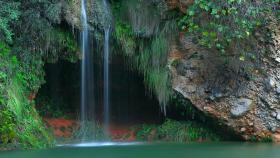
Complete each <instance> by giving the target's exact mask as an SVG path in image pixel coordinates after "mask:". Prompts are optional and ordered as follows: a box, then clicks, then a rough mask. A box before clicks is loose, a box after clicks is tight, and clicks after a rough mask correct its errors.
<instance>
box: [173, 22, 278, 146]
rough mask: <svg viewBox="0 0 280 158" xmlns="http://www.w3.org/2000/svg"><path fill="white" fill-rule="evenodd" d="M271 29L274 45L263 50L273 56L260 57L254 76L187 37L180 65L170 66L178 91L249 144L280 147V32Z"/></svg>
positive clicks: (176, 57) (177, 55)
mask: <svg viewBox="0 0 280 158" xmlns="http://www.w3.org/2000/svg"><path fill="white" fill-rule="evenodd" d="M271 28H273V31H274V33H273V37H272V40H271V41H269V42H265V43H262V44H260V45H261V46H260V47H262V48H259V50H261V49H265V50H267V51H268V52H269V53H268V54H267V55H263V56H261V57H260V61H259V62H260V63H259V65H260V68H256V67H254V68H253V70H251V71H250V73H251V74H250V75H251V76H246V74H244V73H242V72H241V71H234V70H232V68H231V67H229V66H227V65H226V66H225V65H223V64H221V63H223V62H221V60H222V59H220V58H219V56H218V55H215V54H216V53H215V52H212V51H209V50H205V49H203V48H201V47H199V46H198V45H196V44H194V43H193V42H192V38H191V37H185V36H181V37H180V45H179V46H174V48H173V49H172V51H171V53H170V59H169V60H170V61H173V62H172V63H175V64H171V65H170V72H171V76H172V87H173V89H174V91H176V92H178V93H180V94H182V95H183V96H184V97H185V98H186V99H188V100H190V101H191V102H192V103H193V105H194V106H195V107H196V108H197V109H199V110H200V111H202V112H203V113H204V114H206V115H208V116H211V117H213V118H215V119H216V120H217V122H220V123H222V124H223V125H225V126H226V127H228V128H229V129H232V130H233V131H234V132H235V133H236V134H238V135H240V136H242V137H243V138H244V139H245V140H250V139H259V140H262V139H264V138H265V139H267V138H269V139H270V138H272V139H273V141H280V93H279V91H280V88H279V87H280V62H279V57H280V31H279V29H280V28H279V26H277V25H276V24H275V25H274V26H273V25H272V26H271ZM257 36H258V33H256V37H257ZM256 47H258V46H257V44H256ZM175 61H176V62H175ZM239 62H240V63H238V62H237V63H235V65H236V64H237V65H238V64H241V65H242V61H239Z"/></svg>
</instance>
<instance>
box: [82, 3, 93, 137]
mask: <svg viewBox="0 0 280 158" xmlns="http://www.w3.org/2000/svg"><path fill="white" fill-rule="evenodd" d="M81 24H82V32H81V38H80V40H81V41H80V43H81V53H82V61H81V112H80V113H81V114H80V119H81V128H80V137H82V139H85V137H87V136H88V135H89V134H93V133H90V132H92V131H89V129H90V128H92V127H90V128H89V127H88V125H87V123H88V122H89V121H91V120H92V119H93V116H92V114H93V109H94V86H93V61H92V60H93V59H92V54H90V51H89V42H88V38H89V33H88V32H89V31H88V24H87V12H86V3H85V0H81ZM92 126H93V125H92Z"/></svg>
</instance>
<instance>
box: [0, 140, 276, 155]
mask: <svg viewBox="0 0 280 158" xmlns="http://www.w3.org/2000/svg"><path fill="white" fill-rule="evenodd" d="M150 157H151V158H280V145H277V144H247V143H244V144H243V143H217V144H207V143H206V144H205V143H202V144H200V143H195V144H144V145H143V144H142V145H115V146H103V147H101V146H99V147H98V146H96V147H58V148H54V149H49V150H41V151H32V152H15V151H13V152H4V153H0V158H150Z"/></svg>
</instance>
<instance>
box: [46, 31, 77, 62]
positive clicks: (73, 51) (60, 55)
mask: <svg viewBox="0 0 280 158" xmlns="http://www.w3.org/2000/svg"><path fill="white" fill-rule="evenodd" d="M46 43H47V45H46V46H45V48H44V54H43V57H44V59H45V60H46V61H48V62H52V63H54V62H57V61H58V60H59V59H65V60H68V61H70V62H77V61H78V59H79V54H78V52H79V47H78V44H77V42H76V40H75V38H74V36H73V34H72V33H70V32H68V31H65V30H63V29H59V28H56V29H52V30H50V32H49V33H48V36H47V40H46Z"/></svg>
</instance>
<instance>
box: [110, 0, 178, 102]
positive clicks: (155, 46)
mask: <svg viewBox="0 0 280 158" xmlns="http://www.w3.org/2000/svg"><path fill="white" fill-rule="evenodd" d="M136 2H137V3H136ZM157 3H158V4H156V6H157V7H156V11H155V10H154V9H155V6H154V4H153V5H152V4H151V3H150V2H146V1H145V2H144V1H141V2H140V1H138V0H136V1H132V2H130V1H129V2H126V1H121V2H115V4H113V6H114V7H113V15H114V19H115V21H116V22H115V30H114V32H115V33H114V37H115V39H116V41H117V42H118V44H119V45H120V46H121V48H122V53H123V55H124V56H126V57H128V58H127V59H128V60H129V62H128V63H129V64H130V65H131V67H132V68H133V69H136V70H137V71H139V72H140V73H142V74H143V75H144V82H145V84H146V85H147V87H148V89H149V90H150V92H152V93H154V94H155V96H157V98H158V100H159V102H160V104H161V105H163V106H165V105H167V103H168V101H169V99H170V96H171V91H172V90H171V86H170V77H169V71H168V68H167V65H168V62H167V58H168V52H169V47H170V45H171V42H170V41H172V38H173V37H174V36H175V35H176V33H177V25H176V22H175V20H174V19H167V20H164V21H163V22H159V20H160V16H159V13H163V11H164V9H162V8H161V5H162V4H163V3H160V2H157ZM133 4H137V5H133ZM151 5H152V6H153V7H151ZM152 8H153V10H151V9H152ZM132 10H136V12H135V13H134V12H133V13H132V12H131V11H132ZM140 10H142V12H143V10H147V12H148V13H149V14H150V15H149V17H147V16H145V15H144V14H141V11H140ZM130 13H131V14H133V15H131V14H130ZM136 15H138V16H136ZM147 18H148V21H150V22H147V20H145V19H147ZM147 28H149V29H147ZM118 52H119V50H118Z"/></svg>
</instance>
